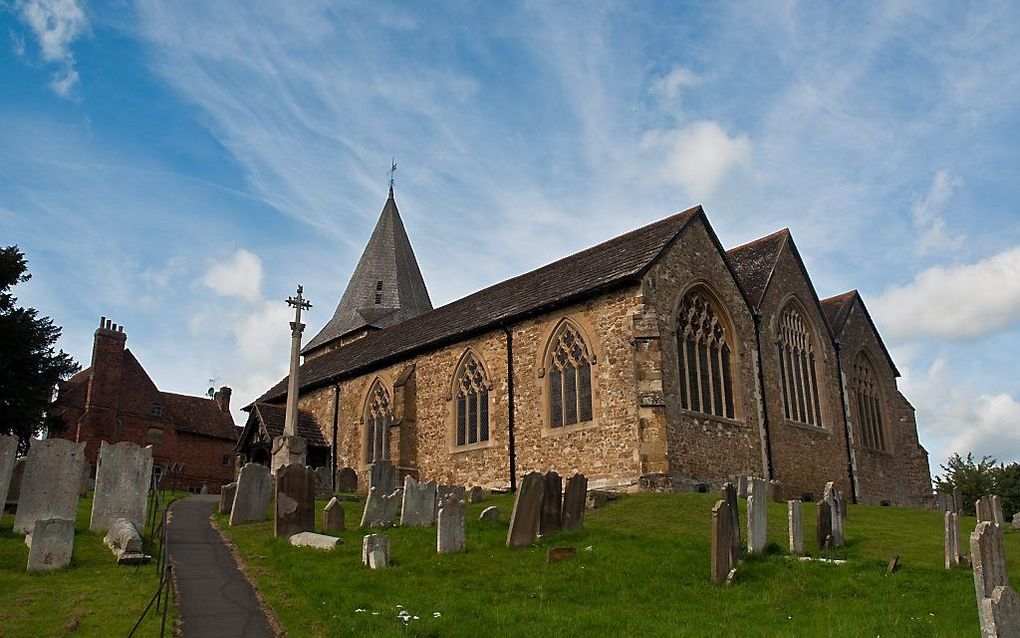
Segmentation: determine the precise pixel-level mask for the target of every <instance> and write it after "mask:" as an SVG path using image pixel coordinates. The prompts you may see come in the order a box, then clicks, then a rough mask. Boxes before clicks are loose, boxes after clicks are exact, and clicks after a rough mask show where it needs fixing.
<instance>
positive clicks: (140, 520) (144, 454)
mask: <svg viewBox="0 0 1020 638" xmlns="http://www.w3.org/2000/svg"><path fill="white" fill-rule="evenodd" d="M151 481H152V446H151V445H150V446H147V447H142V446H140V445H136V444H134V443H131V442H130V441H122V442H120V443H114V444H110V443H107V442H106V441H101V442H100V443H99V462H98V463H97V465H96V491H95V494H93V496H92V517H91V519H89V530H90V531H93V532H105V531H106V528H107V527H108V526H109V524H110V520H111V519H113V518H126V519H128V520H129V521H131V522H132V523H134V524H135V526H136V527H138V528H142V527H145V509H146V506H147V505H148V500H147V497H148V493H149V483H150V482H151Z"/></svg>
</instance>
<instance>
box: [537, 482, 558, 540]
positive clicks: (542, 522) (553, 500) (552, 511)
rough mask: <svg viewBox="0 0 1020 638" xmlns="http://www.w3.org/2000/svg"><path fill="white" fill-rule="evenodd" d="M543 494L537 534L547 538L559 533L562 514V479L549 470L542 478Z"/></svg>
mask: <svg viewBox="0 0 1020 638" xmlns="http://www.w3.org/2000/svg"><path fill="white" fill-rule="evenodd" d="M542 481H543V486H542V489H543V490H544V494H542V515H541V516H540V517H539V523H538V533H539V534H541V535H542V536H548V535H549V534H552V533H554V532H558V531H560V528H561V526H562V523H561V521H560V517H561V516H562V512H563V479H561V478H560V475H559V474H557V473H556V472H555V471H553V470H550V471H548V472H546V473H545V475H544V476H543V477H542Z"/></svg>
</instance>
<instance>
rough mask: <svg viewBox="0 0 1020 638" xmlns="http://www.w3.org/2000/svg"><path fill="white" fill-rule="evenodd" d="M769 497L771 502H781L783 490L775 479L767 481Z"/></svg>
mask: <svg viewBox="0 0 1020 638" xmlns="http://www.w3.org/2000/svg"><path fill="white" fill-rule="evenodd" d="M769 498H771V499H772V502H773V503H782V502H783V490H782V488H781V487H780V485H779V481H777V480H775V479H773V480H771V481H769Z"/></svg>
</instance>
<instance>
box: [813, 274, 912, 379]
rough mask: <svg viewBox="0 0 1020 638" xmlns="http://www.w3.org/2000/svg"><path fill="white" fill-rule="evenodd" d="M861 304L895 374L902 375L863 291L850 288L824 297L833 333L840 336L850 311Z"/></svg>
mask: <svg viewBox="0 0 1020 638" xmlns="http://www.w3.org/2000/svg"><path fill="white" fill-rule="evenodd" d="M855 301H856V302H857V303H859V304H860V305H861V311H862V312H863V313H864V318H865V319H867V320H868V325H870V326H871V330H872V331H873V332H874V333H875V339H876V340H877V341H878V345H879V346H880V347H881V348H882V354H884V355H885V358H886V360H887V361H888V362H889V367H890V368H892V371H893V375H895V376H897V377H898V376H900V371H899V369H897V368H896V363H895V362H894V361H893V358H892V355H891V354H890V353H889V348H886V347H885V342H884V341H882V334H881V333H880V332H879V331H878V326H876V325H875V320H874V319H872V318H871V313H870V312H868V306H867V305H865V303H864V299H863V298H862V297H861V293H859V292H857V290H856V289H855V290H848V291H847V292H844V293H842V294H839V295H835V296H833V297H829V298H828V299H822V301H821V304H822V309H823V310H824V311H825V318H826V319H828V321H829V325H830V326H831V327H832V333H833V334H834V335H835V336H836V337H837V338H839V336H840V335H841V334H842V333H843V328H845V327H846V321H847V319H848V318H849V317H850V311H851V310H853V307H854V302H855Z"/></svg>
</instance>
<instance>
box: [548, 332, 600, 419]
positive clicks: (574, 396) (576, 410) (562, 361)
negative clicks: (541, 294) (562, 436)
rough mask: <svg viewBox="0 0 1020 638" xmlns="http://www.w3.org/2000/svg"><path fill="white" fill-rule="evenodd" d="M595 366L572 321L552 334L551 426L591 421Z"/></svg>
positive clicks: (550, 358)
mask: <svg viewBox="0 0 1020 638" xmlns="http://www.w3.org/2000/svg"><path fill="white" fill-rule="evenodd" d="M592 363H594V357H593V356H592V354H591V351H590V350H589V349H588V344H586V343H585V341H584V337H582V336H581V331H580V330H578V329H577V327H576V326H574V325H573V324H572V323H570V322H569V321H564V322H563V323H562V325H560V327H559V328H558V329H557V330H556V332H555V333H553V337H552V339H551V340H550V342H549V350H548V354H547V355H546V369H548V370H549V375H548V376H549V381H548V384H549V385H548V389H549V394H548V396H549V427H553V428H558V427H561V426H564V425H573V424H575V423H584V422H585V421H591V420H592V407H591V406H592V392H591V366H592Z"/></svg>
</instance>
